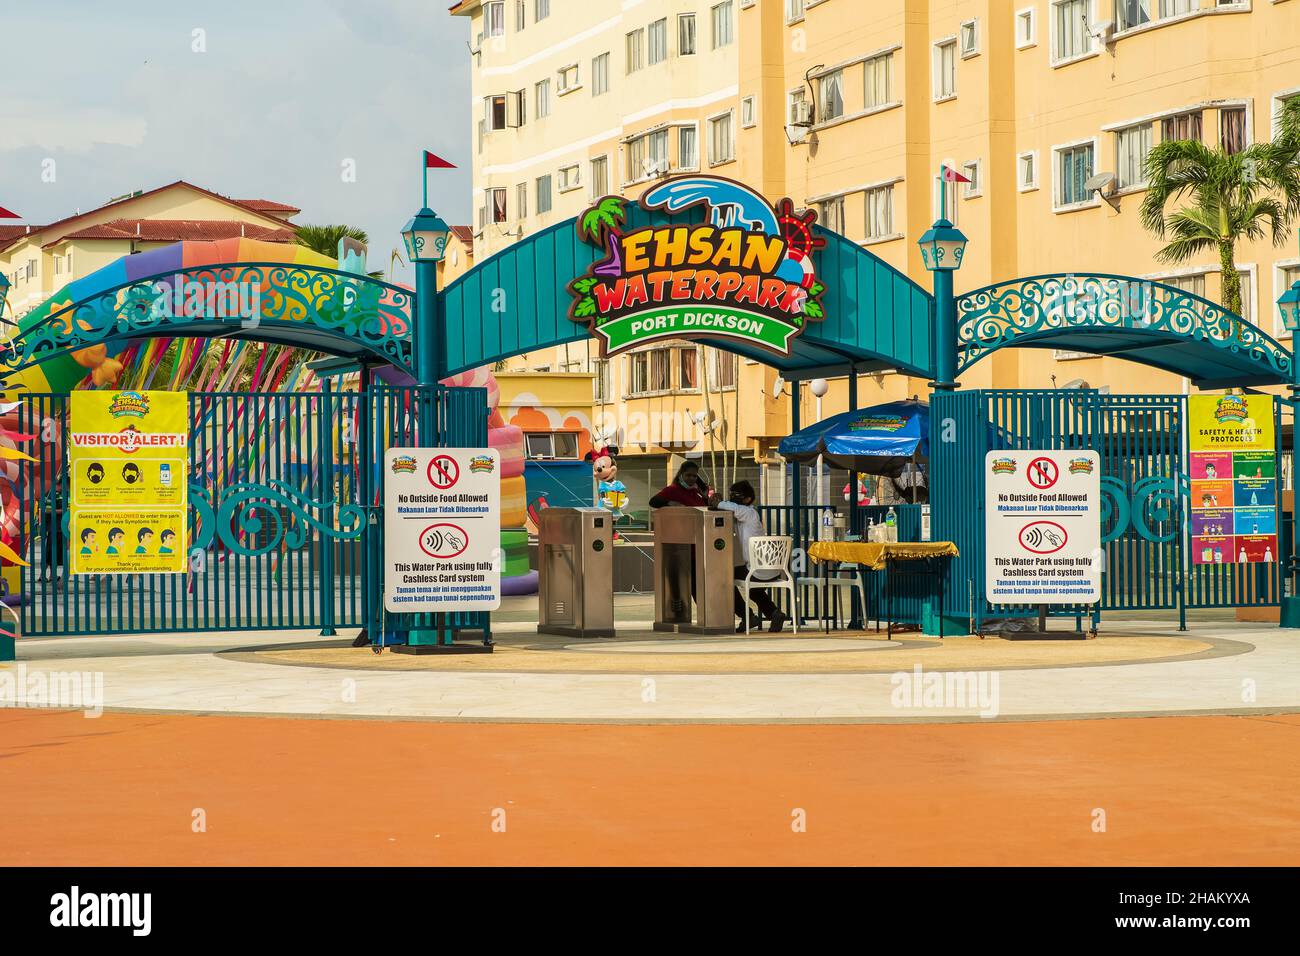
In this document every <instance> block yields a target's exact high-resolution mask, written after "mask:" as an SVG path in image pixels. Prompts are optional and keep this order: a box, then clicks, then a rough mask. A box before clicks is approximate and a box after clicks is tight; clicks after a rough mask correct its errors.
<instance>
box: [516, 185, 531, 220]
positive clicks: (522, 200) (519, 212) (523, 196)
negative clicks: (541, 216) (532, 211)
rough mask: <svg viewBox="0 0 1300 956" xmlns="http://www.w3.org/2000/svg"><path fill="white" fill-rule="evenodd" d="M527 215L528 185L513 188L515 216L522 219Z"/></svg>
mask: <svg viewBox="0 0 1300 956" xmlns="http://www.w3.org/2000/svg"><path fill="white" fill-rule="evenodd" d="M527 215H528V184H527V183H520V184H519V185H517V186H515V216H516V217H517V218H519V219H524V218H525V217H527Z"/></svg>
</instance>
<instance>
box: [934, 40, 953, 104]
mask: <svg viewBox="0 0 1300 956" xmlns="http://www.w3.org/2000/svg"><path fill="white" fill-rule="evenodd" d="M956 93H957V41H956V40H948V41H946V42H944V43H936V44H935V45H934V98H935V99H936V100H941V99H944V98H945V97H948V96H954V95H956Z"/></svg>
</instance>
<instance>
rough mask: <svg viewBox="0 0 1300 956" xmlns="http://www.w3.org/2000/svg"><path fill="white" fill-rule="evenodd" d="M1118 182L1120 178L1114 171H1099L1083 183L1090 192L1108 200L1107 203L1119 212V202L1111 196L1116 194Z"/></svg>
mask: <svg viewBox="0 0 1300 956" xmlns="http://www.w3.org/2000/svg"><path fill="white" fill-rule="evenodd" d="M1118 182H1119V180H1118V179H1116V178H1115V174H1114V173H1097V174H1096V175H1095V176H1089V177H1088V179H1087V180H1086V181H1085V182H1084V184H1083V188H1084V189H1086V190H1087V191H1088V192H1090V193H1096V194H1097V195H1098V196H1100V197H1101V198H1102V199H1104V200H1106V204H1107V205H1109V206H1110V208H1111V209H1114V210H1115V211H1116V212H1119V203H1118V202H1116V201H1115V200H1114V199H1113V198H1111V197H1112V196H1114V195H1115V186H1116V184H1117V183H1118Z"/></svg>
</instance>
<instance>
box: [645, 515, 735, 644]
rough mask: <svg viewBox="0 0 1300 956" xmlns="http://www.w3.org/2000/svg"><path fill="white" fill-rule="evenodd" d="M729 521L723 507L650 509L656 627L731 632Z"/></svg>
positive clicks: (732, 551)
mask: <svg viewBox="0 0 1300 956" xmlns="http://www.w3.org/2000/svg"><path fill="white" fill-rule="evenodd" d="M733 520H734V519H733V517H732V515H731V512H729V511H710V510H709V509H707V508H683V507H674V508H660V509H658V510H657V511H656V512H655V514H654V534H655V550H654V553H655V623H654V629H655V630H656V631H677V632H680V633H686V634H731V633H733V632H734V631H735V622H736V615H735V592H734V588H735V584H734V582H733V576H734V574H735V564H736V562H735V544H734V541H733V536H732V532H733ZM692 598H694V602H693V603H694V605H695V614H694V615H693V616H692V614H691V605H692Z"/></svg>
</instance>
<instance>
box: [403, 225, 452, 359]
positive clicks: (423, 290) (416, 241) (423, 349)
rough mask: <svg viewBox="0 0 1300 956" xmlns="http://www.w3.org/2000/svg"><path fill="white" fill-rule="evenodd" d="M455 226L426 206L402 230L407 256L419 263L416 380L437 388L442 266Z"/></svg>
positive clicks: (417, 270)
mask: <svg viewBox="0 0 1300 956" xmlns="http://www.w3.org/2000/svg"><path fill="white" fill-rule="evenodd" d="M450 236H451V227H450V226H448V225H447V224H446V223H445V222H443V220H442V217H441V216H439V215H438V214H437V213H435V212H434V211H433V210H432V209H430V208H429V207H428V206H425V207H424V208H423V209H421V210H420V211H419V212H417V213H416V214H415V215H414V216H412V217H411V220H410V222H408V223H407V224H406V225H405V226H404V227H403V228H402V241H403V242H404V243H405V244H406V256H407V259H409V260H410V261H411V262H413V263H415V329H414V332H415V378H416V381H417V382H418V383H419V384H420V385H436V384H437V383H438V379H439V378H440V375H439V374H438V373H439V371H440V369H439V364H440V362H441V361H442V338H443V329H442V325H443V322H442V303H441V301H440V300H441V298H442V297H441V296H440V295H439V294H438V263H439V262H441V261H442V257H443V256H445V255H446V254H447V240H448V238H449V237H450Z"/></svg>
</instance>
